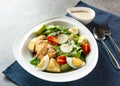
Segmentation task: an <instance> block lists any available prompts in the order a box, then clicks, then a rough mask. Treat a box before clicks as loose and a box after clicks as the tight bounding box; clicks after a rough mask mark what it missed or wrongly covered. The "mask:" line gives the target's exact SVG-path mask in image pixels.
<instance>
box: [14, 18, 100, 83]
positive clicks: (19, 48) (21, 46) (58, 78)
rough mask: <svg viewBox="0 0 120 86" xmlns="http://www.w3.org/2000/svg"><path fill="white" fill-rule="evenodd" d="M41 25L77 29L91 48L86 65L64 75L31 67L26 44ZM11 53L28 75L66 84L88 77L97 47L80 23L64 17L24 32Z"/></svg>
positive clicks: (92, 66) (96, 56) (95, 60)
mask: <svg viewBox="0 0 120 86" xmlns="http://www.w3.org/2000/svg"><path fill="white" fill-rule="evenodd" d="M43 24H46V25H49V24H54V25H61V26H63V27H68V28H70V27H78V28H79V29H80V34H81V35H85V36H86V37H87V39H88V40H89V43H90V46H91V52H90V53H89V55H88V56H87V59H86V65H85V66H84V67H82V68H80V69H77V70H74V71H70V72H65V73H48V72H43V71H38V70H36V68H35V67H34V66H32V65H31V64H30V63H29V61H30V59H31V58H32V56H31V53H30V51H29V50H28V48H27V45H28V42H29V41H30V40H31V39H32V38H33V37H35V35H34V33H33V32H34V31H35V30H36V29H38V28H40V27H41V26H42V25H43ZM13 53H14V55H15V58H16V59H17V61H18V63H19V64H20V65H21V66H22V67H23V68H24V69H25V70H26V71H27V72H29V73H30V74H32V75H34V76H36V77H38V78H40V79H43V80H47V81H52V82H68V81H74V80H77V79H80V78H82V77H84V76H86V75H88V74H89V73H90V72H91V71H92V70H93V69H94V67H95V66H96V63H97V61H98V46H97V43H96V40H95V39H94V37H93V35H92V34H91V32H90V31H89V30H88V29H87V28H86V27H85V26H84V25H83V24H81V23H80V22H78V21H77V20H75V19H72V18H70V17H66V16H58V17H54V18H50V19H47V20H45V21H43V22H41V23H40V24H39V25H38V26H36V27H34V28H31V29H29V30H27V31H26V32H24V33H23V34H22V35H21V36H20V37H19V38H18V39H17V40H16V41H15V43H14V46H13Z"/></svg>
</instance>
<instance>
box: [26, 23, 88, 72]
mask: <svg viewBox="0 0 120 86" xmlns="http://www.w3.org/2000/svg"><path fill="white" fill-rule="evenodd" d="M34 34H35V35H36V37H34V38H33V39H32V40H30V42H29V43H28V49H29V50H30V52H31V53H32V57H33V58H32V59H31V60H30V64H32V65H34V66H35V67H36V69H38V70H41V71H45V72H67V71H71V70H74V69H78V68H81V67H83V66H84V65H85V64H86V58H87V55H88V54H89V53H90V44H89V41H88V39H87V38H86V37H85V36H84V35H80V32H79V29H78V28H77V27H72V28H64V27H62V26H60V25H43V26H42V27H41V28H40V29H38V30H36V31H35V32H34Z"/></svg>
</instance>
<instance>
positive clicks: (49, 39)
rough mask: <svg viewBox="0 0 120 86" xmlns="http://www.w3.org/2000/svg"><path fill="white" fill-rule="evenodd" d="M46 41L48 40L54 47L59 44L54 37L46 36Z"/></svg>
mask: <svg viewBox="0 0 120 86" xmlns="http://www.w3.org/2000/svg"><path fill="white" fill-rule="evenodd" d="M47 40H48V42H50V43H51V44H54V45H57V44H59V42H58V39H57V38H56V37H54V36H48V37H47Z"/></svg>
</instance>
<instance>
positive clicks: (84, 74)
mask: <svg viewBox="0 0 120 86" xmlns="http://www.w3.org/2000/svg"><path fill="white" fill-rule="evenodd" d="M57 18H66V19H68V20H71V21H75V22H76V23H78V24H80V25H82V26H83V27H85V26H84V25H83V24H82V23H80V22H78V21H77V20H75V19H73V18H70V17H67V16H61V15H60V16H55V17H51V18H49V19H46V20H44V21H42V22H40V23H39V24H38V25H37V26H39V25H40V24H42V23H44V22H46V21H49V20H52V19H57ZM37 26H35V27H37ZM35 27H34V28H35ZM34 28H32V30H34ZM85 28H86V29H87V27H85ZM29 30H30V29H28V30H26V31H25V32H23V33H22V34H21V35H20V36H19V37H18V38H17V39H16V40H15V42H14V44H13V54H14V56H15V58H16V60H17V62H18V63H19V64H20V66H21V67H22V68H23V69H25V70H26V71H27V72H28V73H30V74H31V75H34V76H35V77H38V78H40V79H43V80H46V81H51V82H69V81H74V80H78V79H80V78H83V77H85V76H86V75H88V74H89V73H90V72H91V71H92V70H93V69H94V68H95V66H96V64H97V62H98V46H97V42H96V40H95V39H94V42H95V46H96V47H95V48H96V50H97V51H95V53H96V60H95V61H94V62H92V63H91V64H90V65H93V66H90V67H89V68H88V69H89V71H83V72H85V73H83V76H81V77H79V76H76V78H73V79H72V78H70V79H69V78H67V79H66V80H64V79H63V78H62V79H63V80H62V79H60V80H57V79H56V77H55V76H56V75H57V76H61V74H62V75H64V76H67V77H68V76H69V75H71V74H74V73H76V72H79V71H78V70H79V69H78V70H74V71H72V72H69V73H61V74H58V73H55V74H53V73H51V74H49V73H46V72H41V73H42V74H43V75H44V73H45V74H46V75H51V77H52V79H54V78H55V79H54V80H50V79H46V77H44V76H42V74H41V77H40V76H37V75H38V74H33V73H32V72H31V71H30V70H31V68H28V67H27V66H26V65H24V62H22V60H20V58H18V55H17V54H20V53H17V54H16V47H15V45H17V42H18V39H19V40H22V38H24V35H25V33H27V31H29ZM32 30H31V31H32ZM88 31H89V30H88ZM89 32H90V31H89ZM90 33H91V32H90ZM91 34H92V33H91ZM18 44H19V43H18ZM34 69H35V68H34ZM80 69H82V68H80ZM81 71H82V70H81ZM53 76H54V77H53Z"/></svg>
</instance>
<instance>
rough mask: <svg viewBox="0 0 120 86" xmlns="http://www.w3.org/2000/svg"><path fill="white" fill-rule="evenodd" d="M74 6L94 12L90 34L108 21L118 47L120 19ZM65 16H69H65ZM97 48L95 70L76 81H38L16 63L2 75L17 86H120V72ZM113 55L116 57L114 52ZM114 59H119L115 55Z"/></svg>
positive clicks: (119, 41) (81, 3)
mask: <svg viewBox="0 0 120 86" xmlns="http://www.w3.org/2000/svg"><path fill="white" fill-rule="evenodd" d="M76 6H77V7H78V6H85V7H90V8H92V9H94V10H95V12H96V17H95V19H94V21H93V22H91V23H90V24H88V25H87V27H88V29H89V30H90V31H91V32H92V29H93V27H94V26H95V25H96V24H97V25H102V23H104V22H105V21H106V20H108V25H109V28H110V29H111V31H112V34H113V38H114V39H115V41H116V42H117V44H118V45H119V47H120V38H119V37H120V17H117V16H115V15H112V14H110V13H107V12H104V11H101V10H99V9H97V8H94V7H92V6H89V5H87V4H85V3H84V2H81V1H80V2H79V3H78V4H77V5H76ZM67 16H69V15H68V14H67ZM105 42H106V43H107V44H108V45H109V48H110V49H111V51H113V52H114V51H115V50H114V48H113V46H112V44H111V41H110V39H109V38H107V39H106V41H105ZM98 47H99V60H98V63H97V65H96V67H95V69H94V70H93V71H92V72H91V73H90V74H89V75H87V76H86V77H84V78H82V79H79V80H76V81H72V82H64V83H55V82H49V81H44V80H41V79H38V78H36V77H34V76H32V75H31V74H29V73H28V72H26V71H25V70H24V69H23V68H21V66H20V65H19V64H18V63H17V61H15V62H14V63H13V64H12V65H10V66H9V67H8V68H7V69H6V70H4V71H3V73H4V74H5V75H6V77H8V78H9V79H10V80H12V81H13V82H14V83H16V84H17V85H19V86H120V70H116V69H114V67H113V66H112V64H111V62H110V60H109V58H108V54H107V53H106V51H105V48H104V47H103V45H102V44H101V43H100V42H98ZM114 55H116V53H115V52H114ZM116 57H118V58H119V56H117V55H116ZM118 60H120V59H118ZM63 79H64V78H63Z"/></svg>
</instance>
